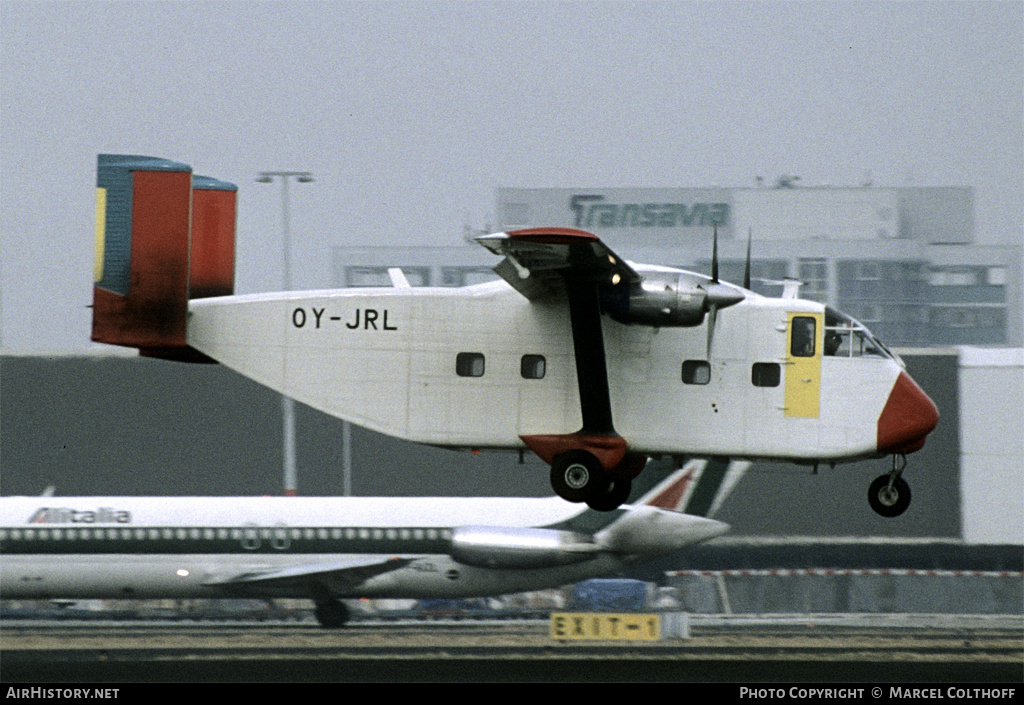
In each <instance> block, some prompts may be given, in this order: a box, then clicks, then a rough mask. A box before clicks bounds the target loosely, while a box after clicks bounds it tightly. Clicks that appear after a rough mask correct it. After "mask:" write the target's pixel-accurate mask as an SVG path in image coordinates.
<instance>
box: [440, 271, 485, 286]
mask: <svg viewBox="0 0 1024 705" xmlns="http://www.w3.org/2000/svg"><path fill="white" fill-rule="evenodd" d="M497 278H498V275H497V274H495V273H494V270H493V269H491V268H490V267H441V286H471V285H473V284H482V283H484V282H489V281H494V280H495V279H497Z"/></svg>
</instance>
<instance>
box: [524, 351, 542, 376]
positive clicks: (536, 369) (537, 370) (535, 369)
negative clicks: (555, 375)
mask: <svg viewBox="0 0 1024 705" xmlns="http://www.w3.org/2000/svg"><path fill="white" fill-rule="evenodd" d="M546 371H547V362H546V361H545V360H544V356H543V355H523V359H522V360H521V361H520V363H519V374H521V375H522V376H523V379H543V378H544V373H545V372H546Z"/></svg>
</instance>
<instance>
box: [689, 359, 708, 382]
mask: <svg viewBox="0 0 1024 705" xmlns="http://www.w3.org/2000/svg"><path fill="white" fill-rule="evenodd" d="M710 381H711V365H710V364H708V363H707V362H705V361H704V360H686V361H685V362H683V384H707V383H708V382H710Z"/></svg>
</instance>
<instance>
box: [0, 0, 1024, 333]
mask: <svg viewBox="0 0 1024 705" xmlns="http://www.w3.org/2000/svg"><path fill="white" fill-rule="evenodd" d="M1022 7H1024V6H1022V3H1021V2H981V3H973V2H938V3H919V2H899V3H889V2H852V3H843V2H821V3H795V2H794V3H756V2H755V3H738V2H709V3H699V2H678V1H677V2H669V3H655V2H580V3H567V2H539V3H530V2H416V3H405V2H383V3H380V2H358V3H357V2H242V1H234V2H223V3H222V2H71V3H67V2H41V1H38V0H32V1H31V2H20V1H17V0H3V1H2V2H0V40H2V41H0V44H2V52H3V53H2V65H0V179H2V184H0V186H2V190H0V223H2V225H0V227H2V246H3V249H2V252H0V256H2V269H0V276H2V299H0V306H2V316H3V328H2V339H0V344H2V346H3V347H4V348H6V349H8V350H14V351H54V352H69V351H75V350H83V349H86V348H87V347H88V346H89V343H88V337H89V312H88V309H87V308H86V306H87V305H88V304H89V303H91V287H92V258H93V239H94V238H93V230H94V221H95V212H94V211H95V166H96V154H98V153H101V152H113V153H136V154H148V155H152V156H159V157H166V158H169V159H173V160H176V161H181V162H185V163H187V164H191V165H192V166H193V167H194V169H195V171H196V173H200V174H206V175H209V176H215V177H218V178H222V179H226V180H228V181H233V182H234V183H237V184H238V185H239V187H240V191H239V218H238V241H239V243H238V290H239V291H240V292H252V291H265V290H272V289H276V288H279V285H280V281H281V261H282V260H281V253H280V211H279V208H280V186H278V185H264V184H257V183H254V182H253V179H254V177H255V176H256V174H257V173H258V172H259V171H261V170H284V169H291V170H309V171H311V172H313V174H314V176H315V178H316V181H315V183H312V184H308V185H296V186H293V188H292V201H291V202H292V215H293V218H292V234H293V243H294V260H293V262H294V270H295V271H294V280H295V284H296V287H321V286H326V285H328V284H329V266H328V258H329V252H330V248H331V247H332V246H335V245H345V244H374V243H380V244H393V243H402V244H406V243H407V244H425V245H427V244H429V245H450V244H456V243H458V242H459V240H460V238H461V234H462V227H463V225H464V224H465V223H467V222H468V223H470V224H472V225H474V226H483V225H484V224H485V223H486V222H488V221H489V219H490V218H491V214H492V211H493V208H494V206H493V202H494V196H493V189H494V188H495V187H497V186H516V187H571V186H583V187H598V186H651V187H657V186H661V187H666V186H708V185H711V184H719V185H726V186H750V185H753V179H754V176H755V175H758V174H760V175H764V176H765V177H767V178H774V177H775V176H777V175H778V174H782V173H790V174H799V175H800V176H801V177H802V179H803V183H805V184H808V185H816V184H835V185H856V184H859V183H861V182H862V181H863V180H864V179H865V178H866V177H870V178H871V179H872V180H873V182H874V183H875V184H876V185H879V186H903V185H917V186H949V185H953V186H972V187H974V188H975V189H976V191H975V194H976V207H977V212H976V227H977V235H978V239H979V241H980V242H983V243H998V242H1005V241H1013V242H1020V241H1021V239H1022V232H1024V225H1022V218H1024V215H1022V214H1024V199H1022V190H1024V188H1022V176H1024V138H1022V132H1024V126H1022V120H1024V107H1022V92H1024V71H1022V47H1024V30H1022V14H1024V12H1022Z"/></svg>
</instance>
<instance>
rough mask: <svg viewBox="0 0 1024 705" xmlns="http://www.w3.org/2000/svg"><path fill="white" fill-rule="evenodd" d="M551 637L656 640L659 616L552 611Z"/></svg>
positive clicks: (659, 627)
mask: <svg viewBox="0 0 1024 705" xmlns="http://www.w3.org/2000/svg"><path fill="white" fill-rule="evenodd" d="M551 638H552V639H559V640H562V639H602V640H603V639H612V640H624V641H658V640H659V639H660V638H661V618H660V616H659V615H656V614H616V613H610V612H552V613H551Z"/></svg>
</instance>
